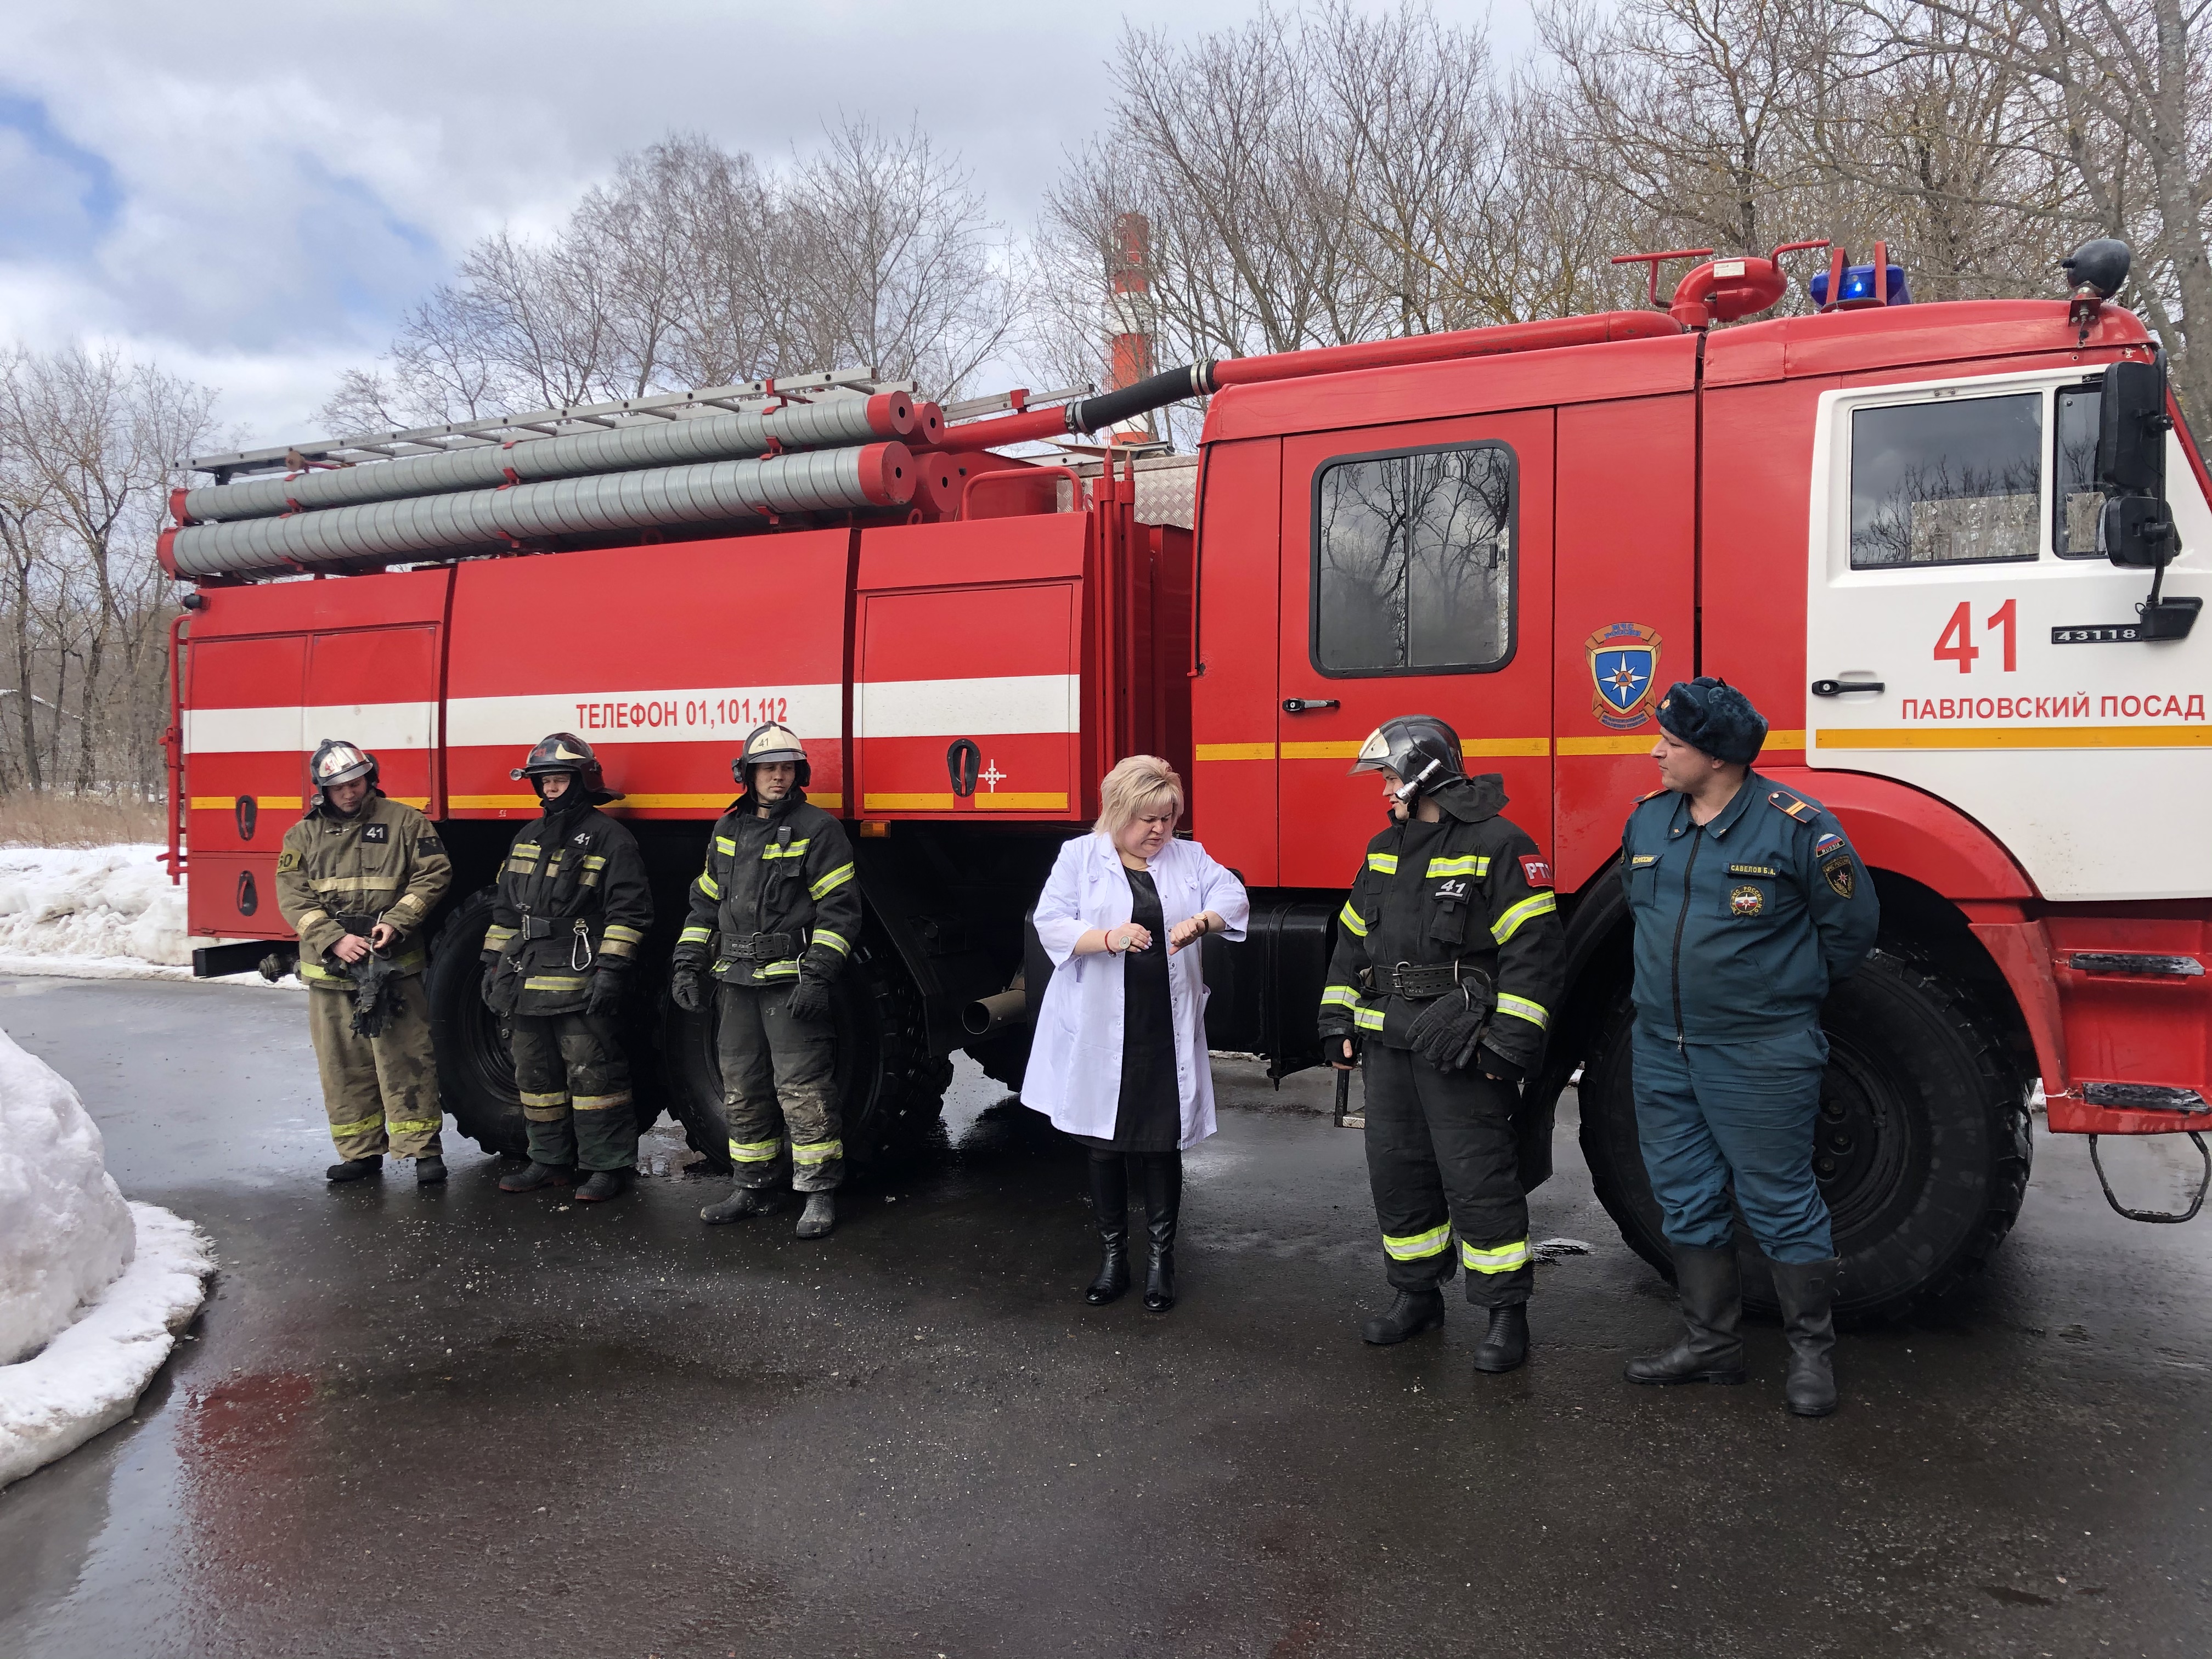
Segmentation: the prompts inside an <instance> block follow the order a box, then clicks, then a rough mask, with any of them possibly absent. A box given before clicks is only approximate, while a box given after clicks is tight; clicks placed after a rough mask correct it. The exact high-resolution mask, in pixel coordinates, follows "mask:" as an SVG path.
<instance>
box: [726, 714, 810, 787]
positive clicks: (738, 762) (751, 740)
mask: <svg viewBox="0 0 2212 1659" xmlns="http://www.w3.org/2000/svg"><path fill="white" fill-rule="evenodd" d="M778 761H791V762H793V763H796V764H797V766H798V768H799V774H798V777H799V787H800V788H801V789H804V788H805V787H806V785H807V781H808V780H810V779H811V777H812V776H813V775H814V769H813V768H812V767H811V766H810V765H809V764H808V763H807V760H806V745H805V744H803V743H801V742H799V733H798V732H794V731H793V730H792V729H791V728H790V727H789V726H777V725H775V724H773V723H771V724H769V725H767V726H755V727H753V729H752V732H750V735H748V736H747V737H746V738H745V746H744V748H743V749H741V750H738V757H737V759H735V760H733V761H732V762H731V763H730V775H731V776H732V778H734V779H736V780H737V782H738V787H739V788H741V789H750V788H751V787H753V768H755V767H756V766H773V765H775V763H777V762H778Z"/></svg>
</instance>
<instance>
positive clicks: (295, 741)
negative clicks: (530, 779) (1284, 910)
mask: <svg viewBox="0 0 2212 1659" xmlns="http://www.w3.org/2000/svg"><path fill="white" fill-rule="evenodd" d="M437 720H438V705H437V704H435V703H434V702H355V703H330V704H325V705H321V706H319V707H316V708H188V709H186V710H185V751H186V752H187V753H189V754H194V755H242V754H264V753H268V752H270V751H271V750H309V749H313V747H314V746H315V745H316V744H319V743H320V742H321V741H322V740H323V739H324V738H344V739H346V740H347V741H348V742H349V743H357V744H360V745H361V746H362V748H364V749H368V750H380V749H382V750H391V749H428V747H430V744H431V741H432V738H433V737H434V736H435V733H436V732H437V729H438V726H437Z"/></svg>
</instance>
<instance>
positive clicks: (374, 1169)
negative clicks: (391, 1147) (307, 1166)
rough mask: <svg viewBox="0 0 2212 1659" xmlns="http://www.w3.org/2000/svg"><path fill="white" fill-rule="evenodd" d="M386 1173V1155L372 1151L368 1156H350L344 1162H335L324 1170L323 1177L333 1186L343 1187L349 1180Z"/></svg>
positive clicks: (359, 1179)
mask: <svg viewBox="0 0 2212 1659" xmlns="http://www.w3.org/2000/svg"><path fill="white" fill-rule="evenodd" d="M383 1173H384V1155H383V1154H382V1153H381V1152H375V1153H372V1154H371V1155H370V1156H368V1157H367V1158H348V1159H346V1160H345V1161H344V1162H343V1164H331V1167H330V1168H329V1169H327V1170H324V1171H323V1179H324V1180H325V1181H327V1182H330V1183H331V1186H333V1187H343V1185H345V1183H346V1182H349V1181H366V1180H368V1178H369V1177H370V1176H380V1175H382V1174H383Z"/></svg>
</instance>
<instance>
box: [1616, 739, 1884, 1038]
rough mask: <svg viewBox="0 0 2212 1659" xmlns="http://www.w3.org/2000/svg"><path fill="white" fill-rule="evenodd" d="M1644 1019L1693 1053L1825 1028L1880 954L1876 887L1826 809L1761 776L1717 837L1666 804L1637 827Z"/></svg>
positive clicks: (1648, 809) (1653, 798)
mask: <svg viewBox="0 0 2212 1659" xmlns="http://www.w3.org/2000/svg"><path fill="white" fill-rule="evenodd" d="M1620 875H1621V879H1622V881H1623V882H1625V883H1626V884H1627V888H1628V904H1629V909H1630V913H1631V914H1632V915H1633V916H1634V917H1635V920H1636V1018H1637V1023H1638V1024H1639V1025H1640V1026H1641V1027H1642V1028H1643V1029H1644V1030H1646V1031H1648V1032H1651V1033H1654V1034H1655V1035H1658V1036H1665V1037H1668V1038H1669V1039H1674V1040H1680V1041H1682V1042H1753V1041H1756V1040H1757V1039H1759V1038H1761V1037H1771V1036H1780V1035H1782V1034H1783V1033H1784V1032H1787V1031H1791V1030H1802V1029H1803V1028H1805V1027H1807V1026H1810V1025H1813V1024H1816V1023H1817V1022H1818V1021H1819V1018H1820V1003H1821V1000H1823V999H1824V998H1825V997H1826V995H1827V994H1828V987H1830V986H1832V985H1833V984H1835V983H1837V982H1838V981H1840V980H1843V979H1846V978H1848V977H1849V976H1850V974H1851V973H1852V972H1853V970H1855V969H1857V967H1858V965H1859V963H1860V962H1861V961H1862V960H1863V958H1864V957H1865V956H1866V953H1867V952H1868V951H1870V950H1872V949H1873V948H1874V940H1875V925H1876V923H1877V922H1878V921H1879V920H1880V917H1881V907H1880V905H1879V904H1878V903H1877V902H1876V901H1875V892H1874V884H1873V883H1872V882H1870V881H1869V880H1868V879H1867V872H1866V869H1865V866H1863V865H1862V864H1860V862H1859V859H1858V854H1857V853H1856V852H1854V851H1853V850H1852V848H1851V844H1850V842H1849V841H1847V840H1846V839H1845V838H1844V832H1843V829H1842V827H1841V826H1840V825H1839V824H1838V823H1837V822H1836V821H1835V819H1834V818H1832V817H1830V816H1829V815H1828V811H1827V809H1826V807H1824V806H1822V805H1820V802H1818V801H1816V800H1813V799H1809V798H1808V797H1806V796H1803V795H1800V794H1797V793H1795V792H1794V791H1791V790H1788V789H1779V788H1777V787H1775V785H1774V784H1773V782H1772V781H1771V780H1769V779H1766V778H1763V777H1761V776H1759V774H1758V773H1757V772H1752V773H1750V774H1748V775H1746V777H1745V779H1744V781H1743V787H1742V788H1741V789H1739V790H1738V791H1737V792H1736V794H1735V799H1733V800H1731V801H1729V804H1728V805H1727V806H1725V807H1723V809H1722V811H1721V813H1720V816H1719V817H1716V818H1715V819H1714V820H1713V821H1712V822H1711V823H1708V824H1705V825H1703V826H1699V825H1698V824H1696V823H1692V822H1691V820H1690V803H1689V800H1688V799H1687V798H1686V796H1682V795H1677V794H1674V793H1669V792H1668V791H1665V790H1662V791H1660V792H1659V793H1656V794H1654V795H1647V796H1645V797H1644V799H1642V800H1641V801H1638V803H1637V805H1636V810H1635V811H1632V812H1631V813H1630V814H1629V815H1628V823H1627V825H1626V828H1625V829H1623V830H1622V831H1621V836H1620Z"/></svg>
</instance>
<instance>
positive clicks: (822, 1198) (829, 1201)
mask: <svg viewBox="0 0 2212 1659" xmlns="http://www.w3.org/2000/svg"><path fill="white" fill-rule="evenodd" d="M836 1228H837V1194H835V1193H831V1192H822V1193H809V1194H807V1195H806V1207H805V1209H804V1210H801V1211H800V1212H799V1227H798V1232H799V1237H801V1238H827V1237H829V1235H830V1234H831V1233H833V1232H835V1231H836Z"/></svg>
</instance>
